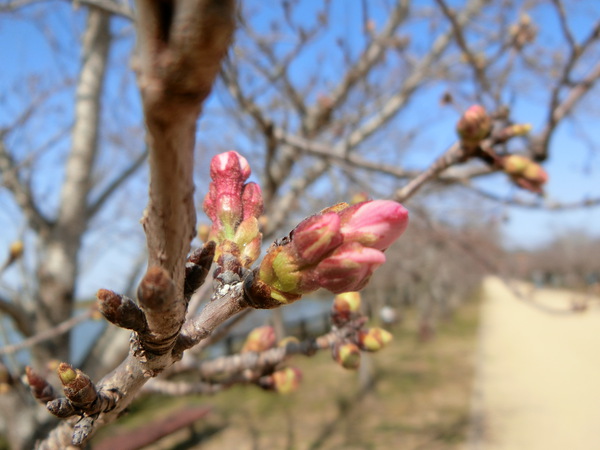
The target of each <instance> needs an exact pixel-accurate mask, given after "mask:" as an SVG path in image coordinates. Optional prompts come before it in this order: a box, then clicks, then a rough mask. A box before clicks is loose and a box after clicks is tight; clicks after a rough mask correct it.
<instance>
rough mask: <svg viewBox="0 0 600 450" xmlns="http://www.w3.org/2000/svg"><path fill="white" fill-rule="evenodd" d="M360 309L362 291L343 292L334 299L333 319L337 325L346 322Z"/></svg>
mask: <svg viewBox="0 0 600 450" xmlns="http://www.w3.org/2000/svg"><path fill="white" fill-rule="evenodd" d="M359 310H360V292H343V293H341V294H338V295H336V296H335V298H334V299H333V306H332V308H331V320H332V321H333V323H334V324H336V325H341V324H343V323H346V322H347V321H348V320H350V319H351V317H352V316H353V315H355V314H357V313H358V312H359Z"/></svg>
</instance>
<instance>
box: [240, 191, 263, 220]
mask: <svg viewBox="0 0 600 450" xmlns="http://www.w3.org/2000/svg"><path fill="white" fill-rule="evenodd" d="M242 211H243V219H244V220H245V219H247V218H249V217H254V218H256V219H258V218H259V217H260V216H261V214H262V213H263V199H262V191H261V189H260V186H259V185H258V184H256V183H246V184H245V185H244V190H243V192H242Z"/></svg>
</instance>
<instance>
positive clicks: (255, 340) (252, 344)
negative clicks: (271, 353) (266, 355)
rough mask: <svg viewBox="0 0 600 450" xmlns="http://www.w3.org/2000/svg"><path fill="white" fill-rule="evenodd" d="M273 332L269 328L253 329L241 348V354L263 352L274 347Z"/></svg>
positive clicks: (271, 328)
mask: <svg viewBox="0 0 600 450" xmlns="http://www.w3.org/2000/svg"><path fill="white" fill-rule="evenodd" d="M275 342H276V339H275V330H274V329H273V327H271V326H268V325H266V326H264V327H258V328H255V329H254V330H252V331H251V332H250V334H248V337H247V338H246V342H244V346H243V347H242V353H245V352H257V353H258V352H264V351H266V350H269V349H270V348H273V347H274V346H275Z"/></svg>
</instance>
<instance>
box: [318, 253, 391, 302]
mask: <svg viewBox="0 0 600 450" xmlns="http://www.w3.org/2000/svg"><path fill="white" fill-rule="evenodd" d="M384 262H385V255H384V254H383V253H382V252H381V251H379V250H376V249H374V248H369V247H364V246H362V245H361V244H359V243H358V242H351V243H349V244H343V245H342V246H341V247H339V248H337V249H336V250H335V251H334V252H333V254H332V255H331V256H329V257H327V258H325V259H324V260H323V261H321V262H320V263H319V265H318V266H317V267H316V268H315V269H313V271H312V275H313V277H314V280H315V282H316V284H317V285H318V286H320V287H323V288H325V289H327V290H328V291H330V292H333V293H334V294H339V293H342V292H348V291H359V290H361V289H362V288H363V287H365V285H366V284H367V283H368V282H369V279H370V278H371V275H372V274H373V272H374V271H375V269H376V268H377V267H379V266H380V265H382V264H383V263H384Z"/></svg>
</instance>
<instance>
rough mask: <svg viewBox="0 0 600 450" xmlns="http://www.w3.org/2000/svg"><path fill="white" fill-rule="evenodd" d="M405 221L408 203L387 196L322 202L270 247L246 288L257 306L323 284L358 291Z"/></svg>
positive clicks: (297, 295)
mask: <svg viewBox="0 0 600 450" xmlns="http://www.w3.org/2000/svg"><path fill="white" fill-rule="evenodd" d="M407 224H408V212H407V211H406V209H404V207H403V206H402V205H400V204H399V203H396V202H393V201H389V200H377V201H367V202H363V203H359V204H356V205H353V206H349V205H348V204H346V203H340V204H338V205H334V206H332V207H330V208H326V209H324V210H323V211H321V212H320V213H319V214H316V215H314V216H311V217H309V218H308V219H306V220H304V221H303V222H301V223H300V224H299V225H298V226H297V227H296V228H295V229H294V230H293V231H292V232H291V233H290V236H289V239H288V240H287V241H285V242H284V243H282V244H279V245H273V246H272V247H271V249H270V250H269V252H268V253H267V255H266V256H265V258H264V259H263V261H262V262H261V265H260V267H259V269H258V270H256V271H255V276H254V278H253V279H252V280H251V283H249V285H247V286H246V287H245V289H246V293H247V294H248V296H249V297H250V299H251V300H253V301H251V303H252V304H253V306H254V307H255V308H274V307H277V306H279V305H280V304H284V303H289V302H291V301H295V300H298V299H299V298H300V297H301V296H302V294H307V293H310V292H313V291H315V290H317V289H318V288H321V287H322V288H325V289H328V290H329V291H331V292H333V293H334V294H337V293H341V292H349V291H358V290H360V289H362V288H363V287H364V286H365V285H366V284H367V282H368V281H369V279H370V277H371V275H372V273H373V271H374V270H375V269H376V268H377V267H379V266H380V265H381V264H383V262H385V255H384V254H383V252H382V251H383V250H385V249H386V248H387V247H388V246H389V245H391V244H392V243H393V242H394V241H395V240H396V239H398V237H400V236H401V235H402V233H403V232H404V231H405V230H406V227H407ZM267 297H268V298H267Z"/></svg>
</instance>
